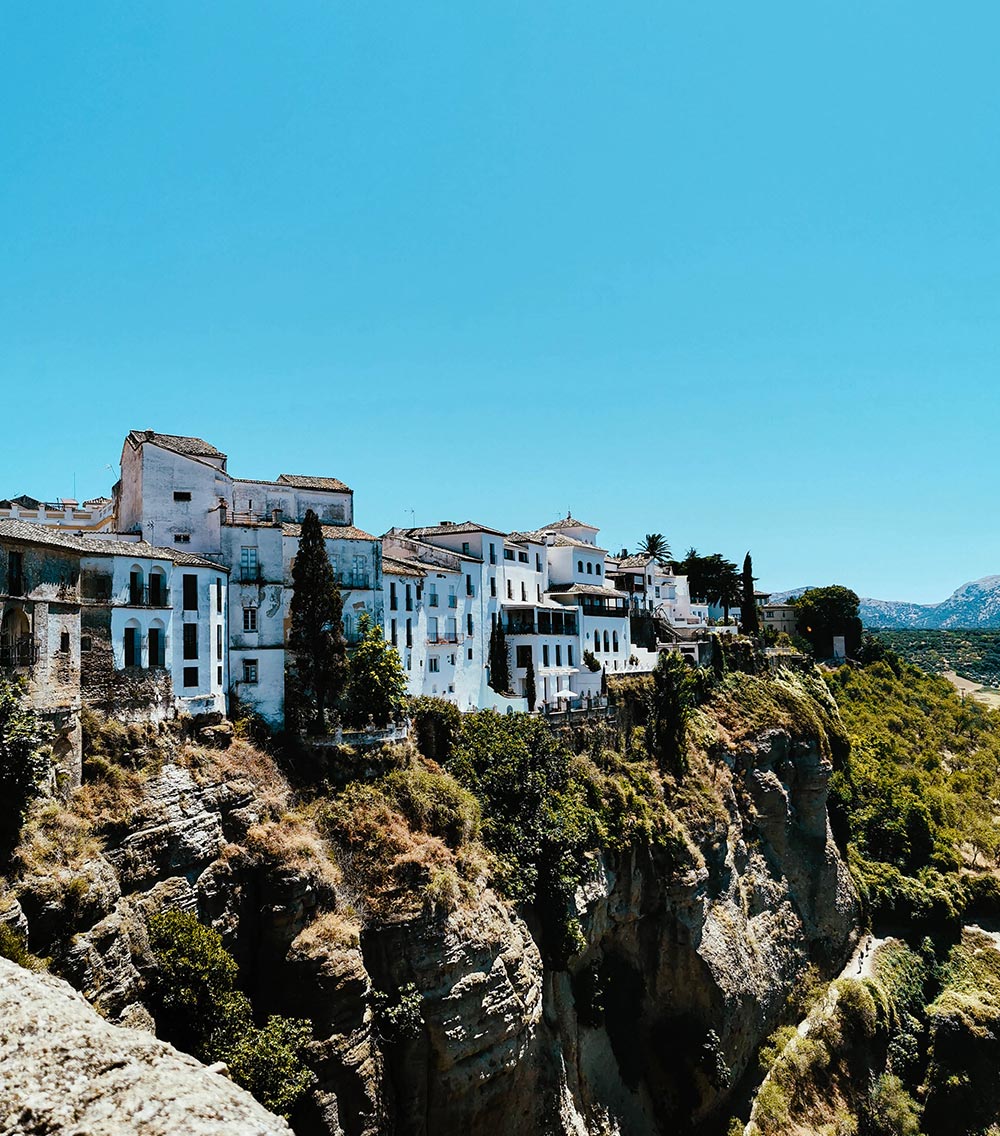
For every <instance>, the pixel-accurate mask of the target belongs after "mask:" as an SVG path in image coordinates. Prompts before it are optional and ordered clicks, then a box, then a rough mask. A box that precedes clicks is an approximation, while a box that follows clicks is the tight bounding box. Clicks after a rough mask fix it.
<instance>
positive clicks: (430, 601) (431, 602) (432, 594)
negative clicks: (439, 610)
mask: <svg viewBox="0 0 1000 1136" xmlns="http://www.w3.org/2000/svg"><path fill="white" fill-rule="evenodd" d="M437 605H438V594H437V584H431V585H430V590H429V591H428V593H427V606H428V607H437Z"/></svg>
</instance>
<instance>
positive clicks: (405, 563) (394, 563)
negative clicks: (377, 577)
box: [382, 553, 427, 577]
mask: <svg viewBox="0 0 1000 1136" xmlns="http://www.w3.org/2000/svg"><path fill="white" fill-rule="evenodd" d="M382 572H383V574H384V575H386V576H419V577H423V576H426V575H427V569H426V568H424V567H423V566H421V565H420V564H418V563H417V562H416V561H414V560H400V559H399V558H398V557H395V556H386V555H385V554H384V553H383V555H382Z"/></svg>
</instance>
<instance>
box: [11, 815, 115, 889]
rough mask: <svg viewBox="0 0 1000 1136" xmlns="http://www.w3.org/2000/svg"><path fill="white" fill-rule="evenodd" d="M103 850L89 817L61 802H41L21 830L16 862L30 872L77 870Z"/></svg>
mask: <svg viewBox="0 0 1000 1136" xmlns="http://www.w3.org/2000/svg"><path fill="white" fill-rule="evenodd" d="M100 853H101V841H100V840H99V839H98V837H97V836H95V835H94V831H93V825H92V823H91V821H90V820H88V819H87V818H86V817H83V816H79V815H78V814H77V813H76V812H74V811H72V810H71V809H66V808H63V806H62V805H61V804H60V803H59V802H58V801H51V800H49V801H40V802H37V803H36V804H35V805H34V806H33V807H32V809H31V811H30V812H29V814H28V818H27V820H26V821H25V823H24V827H23V828H22V829H21V841H20V843H19V844H18V846H17V850H16V851H15V853H14V863H15V865H16V866H17V868H18V870H19V871H20V872H21V873H23V874H26V875H39V876H43V875H48V874H53V875H55V874H61V873H62V872H65V871H69V872H77V871H79V869H80V868H81V867H82V866H83V865H84V864H85V863H86V862H87V861H88V860H93V859H95V858H96V857H97V856H99V855H100Z"/></svg>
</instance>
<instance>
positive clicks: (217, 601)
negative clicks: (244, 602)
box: [215, 576, 222, 612]
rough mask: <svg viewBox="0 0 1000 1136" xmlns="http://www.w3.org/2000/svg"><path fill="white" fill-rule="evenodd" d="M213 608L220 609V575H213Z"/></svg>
mask: <svg viewBox="0 0 1000 1136" xmlns="http://www.w3.org/2000/svg"><path fill="white" fill-rule="evenodd" d="M215 610H216V611H220V612H221V611H222V577H221V576H216V577H215Z"/></svg>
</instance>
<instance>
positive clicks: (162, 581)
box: [149, 568, 167, 607]
mask: <svg viewBox="0 0 1000 1136" xmlns="http://www.w3.org/2000/svg"><path fill="white" fill-rule="evenodd" d="M149 606H150V607H166V606H167V577H166V575H165V574H164V571H163V569H162V568H153V569H151V570H150V573H149Z"/></svg>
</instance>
